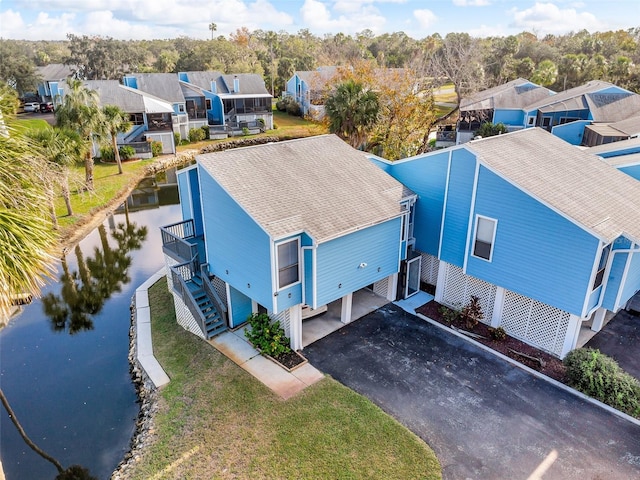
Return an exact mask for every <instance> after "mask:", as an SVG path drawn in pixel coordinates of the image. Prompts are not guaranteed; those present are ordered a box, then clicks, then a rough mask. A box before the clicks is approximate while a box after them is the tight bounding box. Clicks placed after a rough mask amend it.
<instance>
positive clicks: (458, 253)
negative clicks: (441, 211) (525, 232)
mask: <svg viewBox="0 0 640 480" xmlns="http://www.w3.org/2000/svg"><path fill="white" fill-rule="evenodd" d="M475 165H476V159H475V156H474V155H473V154H472V153H471V152H469V151H468V150H466V149H460V150H455V151H453V156H452V159H451V171H450V174H449V190H448V192H447V202H446V205H445V216H444V229H443V234H442V240H441V242H442V247H441V253H440V259H441V260H444V261H445V262H447V263H451V264H453V265H457V266H458V267H462V266H463V264H464V257H465V249H466V244H467V227H468V225H469V211H470V208H471V197H472V193H473V181H474V176H475Z"/></svg>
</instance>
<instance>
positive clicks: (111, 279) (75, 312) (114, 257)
mask: <svg viewBox="0 0 640 480" xmlns="http://www.w3.org/2000/svg"><path fill="white" fill-rule="evenodd" d="M98 232H99V234H100V242H101V245H102V248H98V247H95V249H94V252H93V257H87V258H85V257H84V255H83V253H82V250H81V249H80V247H79V246H76V247H75V249H74V251H75V255H76V259H77V261H78V270H77V271H73V272H72V271H70V270H69V266H68V264H67V258H66V255H65V256H64V257H63V258H62V260H61V263H62V275H60V283H61V284H62V289H61V291H60V295H54V294H53V293H48V294H47V295H45V296H44V297H43V298H42V305H43V308H44V312H45V315H47V317H48V318H49V320H50V322H51V328H52V329H53V330H54V331H57V332H63V331H67V332H68V333H70V334H71V335H73V334H75V333H78V332H82V331H85V330H92V329H93V320H92V315H95V314H97V313H98V312H100V310H101V309H102V307H103V305H104V303H105V301H106V300H107V299H108V298H109V297H110V296H111V295H112V294H113V293H115V292H120V291H121V290H122V285H125V284H127V283H129V281H130V280H131V279H130V278H129V276H128V269H129V267H130V266H131V257H130V256H129V252H130V251H132V250H138V249H140V248H141V246H142V242H144V240H145V239H146V237H147V227H145V226H142V227H139V228H138V227H137V226H136V224H135V223H129V222H128V221H127V223H126V224H124V223H120V224H118V225H117V226H116V227H115V228H114V229H113V231H112V232H111V237H112V239H113V240H114V241H115V242H116V246H115V248H112V247H111V244H109V239H108V237H107V231H106V229H105V227H104V225H101V226H100V227H98Z"/></svg>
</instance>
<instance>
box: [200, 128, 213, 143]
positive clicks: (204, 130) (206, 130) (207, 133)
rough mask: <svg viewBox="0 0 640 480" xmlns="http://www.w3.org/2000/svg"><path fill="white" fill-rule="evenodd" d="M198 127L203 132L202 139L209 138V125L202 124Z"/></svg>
mask: <svg viewBox="0 0 640 480" xmlns="http://www.w3.org/2000/svg"><path fill="white" fill-rule="evenodd" d="M200 128H201V129H202V131H203V132H204V139H205V140H209V138H211V135H210V132H209V125H203V126H201V127H200Z"/></svg>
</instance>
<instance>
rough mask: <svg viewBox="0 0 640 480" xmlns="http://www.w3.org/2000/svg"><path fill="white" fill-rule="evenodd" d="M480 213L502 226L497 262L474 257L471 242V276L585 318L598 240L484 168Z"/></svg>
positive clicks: (498, 233)
mask: <svg viewBox="0 0 640 480" xmlns="http://www.w3.org/2000/svg"><path fill="white" fill-rule="evenodd" d="M475 214H479V215H484V216H487V217H490V218H495V219H497V220H498V223H497V227H496V235H495V242H494V246H493V257H492V261H491V262H488V261H486V260H483V259H480V258H476V257H472V256H471V252H472V251H473V241H471V242H470V245H469V256H468V260H467V274H469V275H472V276H474V277H477V278H480V279H482V280H485V281H487V282H489V283H493V284H495V285H499V286H502V287H504V288H506V289H508V290H512V291H515V292H517V293H520V294H522V295H525V296H527V297H531V298H535V299H537V300H539V301H541V302H543V303H547V304H550V305H553V306H555V307H557V308H560V309H562V310H566V311H569V312H571V313H573V314H575V315H582V309H583V306H584V303H585V296H586V295H587V292H589V293H590V292H591V288H590V279H591V273H592V270H593V265H594V262H595V258H596V255H599V254H600V251H599V243H600V242H599V240H598V239H597V238H595V237H594V236H592V235H591V234H589V233H587V232H585V231H584V230H583V229H582V228H580V227H578V226H577V225H575V224H574V223H572V222H570V221H569V220H567V219H566V218H564V217H562V216H561V215H559V214H558V213H556V212H554V211H553V210H551V209H550V208H548V207H546V206H545V205H543V204H542V203H540V202H538V201H537V200H535V199H533V198H532V197H530V196H529V195H527V194H526V193H524V192H522V191H521V190H519V189H518V188H516V187H515V186H513V185H511V184H510V183H508V182H507V181H505V180H503V179H502V178H500V177H498V176H497V175H495V174H494V173H492V172H491V171H489V170H488V169H486V168H485V167H483V166H481V167H480V172H479V177H478V187H477V192H476V202H475V211H474V217H475ZM460 230H462V229H460ZM464 231H465V232H466V230H464ZM473 235H474V234H473V232H472V237H471V238H472V239H473Z"/></svg>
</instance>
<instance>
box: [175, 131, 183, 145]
mask: <svg viewBox="0 0 640 480" xmlns="http://www.w3.org/2000/svg"><path fill="white" fill-rule="evenodd" d="M181 142H182V137H181V136H180V133H178V132H173V143H175V145H176V146H178V145H180V144H181Z"/></svg>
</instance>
